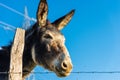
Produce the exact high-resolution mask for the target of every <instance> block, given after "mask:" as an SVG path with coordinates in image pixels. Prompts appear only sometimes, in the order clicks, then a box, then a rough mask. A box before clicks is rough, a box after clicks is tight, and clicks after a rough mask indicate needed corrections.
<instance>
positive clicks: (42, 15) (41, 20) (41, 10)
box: [37, 0, 48, 27]
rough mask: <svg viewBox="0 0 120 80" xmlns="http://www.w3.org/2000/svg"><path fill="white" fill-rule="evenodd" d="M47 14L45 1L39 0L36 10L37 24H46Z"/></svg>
mask: <svg viewBox="0 0 120 80" xmlns="http://www.w3.org/2000/svg"><path fill="white" fill-rule="evenodd" d="M47 14H48V5H47V2H46V0H41V1H40V3H39V7H38V10H37V22H38V24H39V26H41V27H43V26H45V25H46V20H47Z"/></svg>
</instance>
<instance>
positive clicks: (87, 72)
mask: <svg viewBox="0 0 120 80" xmlns="http://www.w3.org/2000/svg"><path fill="white" fill-rule="evenodd" d="M10 73H13V74H21V72H0V74H10ZM23 73H29V72H23ZM30 73H31V74H53V73H54V72H30ZM71 73H72V74H120V71H76V72H71Z"/></svg>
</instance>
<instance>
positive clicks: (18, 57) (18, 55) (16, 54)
mask: <svg viewBox="0 0 120 80" xmlns="http://www.w3.org/2000/svg"><path fill="white" fill-rule="evenodd" d="M24 37H25V30H23V29H19V28H17V30H16V34H15V37H14V43H13V45H12V50H11V60H10V73H9V80H22V54H23V50H24Z"/></svg>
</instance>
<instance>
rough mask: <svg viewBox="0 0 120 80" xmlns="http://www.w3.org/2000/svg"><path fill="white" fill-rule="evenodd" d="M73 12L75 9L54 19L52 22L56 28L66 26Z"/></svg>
mask: <svg viewBox="0 0 120 80" xmlns="http://www.w3.org/2000/svg"><path fill="white" fill-rule="evenodd" d="M74 12H75V10H72V11H70V12H69V13H68V14H66V15H65V16H63V17H61V18H59V19H58V20H56V21H54V22H53V23H52V24H53V25H55V26H56V27H57V28H58V30H61V29H63V28H64V26H66V25H67V24H68V23H69V21H70V20H71V18H72V16H73V14H74Z"/></svg>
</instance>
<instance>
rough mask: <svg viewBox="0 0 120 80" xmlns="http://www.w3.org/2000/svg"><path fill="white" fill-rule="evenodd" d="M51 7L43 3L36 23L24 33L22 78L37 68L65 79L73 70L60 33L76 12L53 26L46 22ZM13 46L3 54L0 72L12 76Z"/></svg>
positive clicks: (3, 78) (5, 77)
mask: <svg viewBox="0 0 120 80" xmlns="http://www.w3.org/2000/svg"><path fill="white" fill-rule="evenodd" d="M47 14H48V5H47V2H46V0H41V1H40V3H39V6H38V10H37V22H36V23H35V24H34V25H33V26H32V28H30V29H28V30H26V32H25V47H24V52H23V59H22V60H23V78H25V77H26V76H27V75H28V74H29V73H30V72H31V71H32V70H33V68H34V67H35V66H36V65H40V66H42V67H43V68H45V69H48V70H50V71H53V72H55V73H56V75H57V76H58V77H66V76H68V75H69V74H70V72H71V70H72V67H73V66H72V62H71V59H70V55H69V53H68V50H67V48H66V46H65V44H64V43H65V37H64V36H63V34H62V33H61V32H60V30H61V29H63V27H64V26H66V24H67V23H68V22H69V21H70V20H71V18H72V16H73V14H74V10H72V11H70V12H69V13H68V14H66V15H65V16H63V17H61V18H59V19H57V20H56V21H54V22H53V23H50V21H49V20H47ZM11 46H12V44H11V45H9V46H3V47H2V49H1V50H0V72H9V67H10V52H11ZM0 80H8V74H0Z"/></svg>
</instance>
